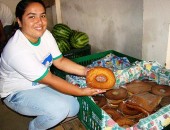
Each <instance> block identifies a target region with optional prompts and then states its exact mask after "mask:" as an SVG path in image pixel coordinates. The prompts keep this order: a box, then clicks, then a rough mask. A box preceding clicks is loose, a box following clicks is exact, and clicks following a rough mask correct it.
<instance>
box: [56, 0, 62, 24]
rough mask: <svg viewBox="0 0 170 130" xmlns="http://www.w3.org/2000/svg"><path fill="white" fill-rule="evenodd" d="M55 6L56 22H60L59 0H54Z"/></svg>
mask: <svg viewBox="0 0 170 130" xmlns="http://www.w3.org/2000/svg"><path fill="white" fill-rule="evenodd" d="M55 6H56V15H57V23H62V16H61V3H60V0H55Z"/></svg>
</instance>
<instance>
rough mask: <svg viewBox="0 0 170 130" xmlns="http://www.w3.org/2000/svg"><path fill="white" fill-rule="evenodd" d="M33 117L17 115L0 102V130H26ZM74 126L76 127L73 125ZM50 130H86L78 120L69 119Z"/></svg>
mask: <svg viewBox="0 0 170 130" xmlns="http://www.w3.org/2000/svg"><path fill="white" fill-rule="evenodd" d="M32 119H33V117H26V116H23V115H19V114H18V113H15V112H14V111H12V110H10V109H9V108H7V107H6V105H5V104H3V103H2V101H1V100H0V130H28V124H29V122H30V121H31V120H32ZM75 124H76V125H75ZM50 130H86V129H85V127H84V126H83V125H82V124H81V122H80V121H79V119H78V118H76V117H74V118H70V119H66V120H65V121H63V122H62V123H61V124H60V125H58V126H55V127H53V128H51V129H50Z"/></svg>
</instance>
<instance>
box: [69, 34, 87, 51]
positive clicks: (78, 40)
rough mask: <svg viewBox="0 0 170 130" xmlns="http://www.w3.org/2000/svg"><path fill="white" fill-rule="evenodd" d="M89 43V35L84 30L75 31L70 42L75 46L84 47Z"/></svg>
mask: <svg viewBox="0 0 170 130" xmlns="http://www.w3.org/2000/svg"><path fill="white" fill-rule="evenodd" d="M88 43H89V37H88V35H87V34H86V33H84V32H79V31H74V33H72V35H71V36H70V44H71V46H72V47H74V48H83V47H85V46H86V45H87V44H88Z"/></svg>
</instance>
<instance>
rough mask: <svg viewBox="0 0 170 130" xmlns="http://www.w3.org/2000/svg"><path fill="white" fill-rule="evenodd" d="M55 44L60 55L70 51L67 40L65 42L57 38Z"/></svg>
mask: <svg viewBox="0 0 170 130" xmlns="http://www.w3.org/2000/svg"><path fill="white" fill-rule="evenodd" d="M56 42H57V45H58V48H59V50H60V51H61V52H62V53H65V52H67V51H70V50H71V45H70V43H69V42H68V41H67V40H65V39H63V38H58V39H56Z"/></svg>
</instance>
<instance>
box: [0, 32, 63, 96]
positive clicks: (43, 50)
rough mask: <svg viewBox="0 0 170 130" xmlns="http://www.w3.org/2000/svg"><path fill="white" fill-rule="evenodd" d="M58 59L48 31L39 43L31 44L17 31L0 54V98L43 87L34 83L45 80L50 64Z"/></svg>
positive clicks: (55, 44) (53, 40)
mask: <svg viewBox="0 0 170 130" xmlns="http://www.w3.org/2000/svg"><path fill="white" fill-rule="evenodd" d="M61 56H62V54H61V52H60V50H59V48H58V46H57V43H56V41H55V39H54V37H53V36H52V34H51V33H50V31H48V30H46V31H45V33H44V34H43V36H42V37H41V38H40V43H37V44H31V43H30V42H29V40H28V39H27V38H26V37H25V36H24V35H23V33H22V32H21V31H20V30H17V31H16V33H15V34H14V36H13V37H12V38H11V39H10V40H9V41H8V43H7V45H6V46H5V48H4V50H3V52H2V54H1V61H0V62H1V63H0V96H1V97H6V96H7V95H9V94H10V93H12V92H16V91H20V90H27V89H34V88H38V87H44V86H45V85H44V84H39V83H38V82H37V81H39V80H41V79H42V78H43V77H45V76H46V74H47V73H48V71H49V68H50V66H51V65H52V62H53V60H56V59H58V58H59V57H61Z"/></svg>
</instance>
